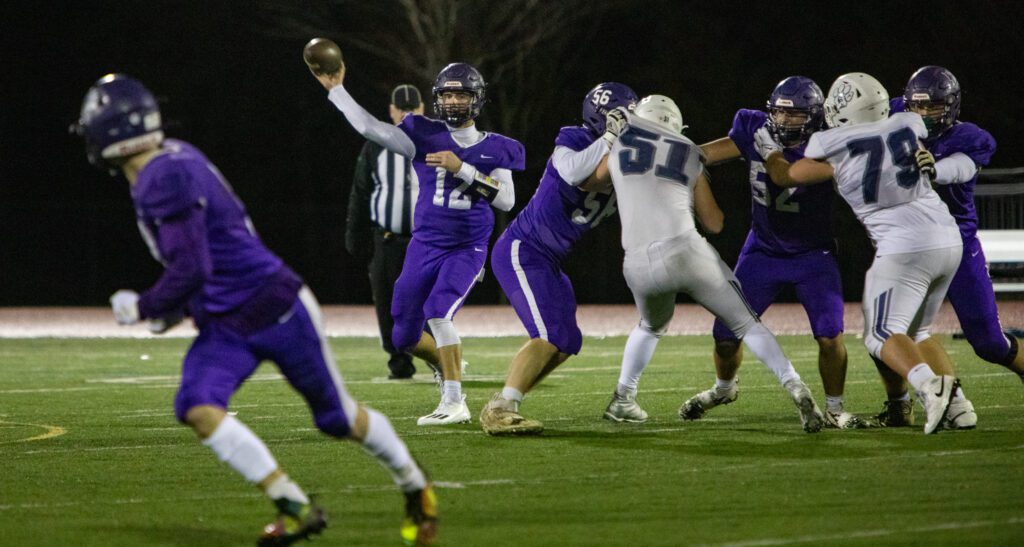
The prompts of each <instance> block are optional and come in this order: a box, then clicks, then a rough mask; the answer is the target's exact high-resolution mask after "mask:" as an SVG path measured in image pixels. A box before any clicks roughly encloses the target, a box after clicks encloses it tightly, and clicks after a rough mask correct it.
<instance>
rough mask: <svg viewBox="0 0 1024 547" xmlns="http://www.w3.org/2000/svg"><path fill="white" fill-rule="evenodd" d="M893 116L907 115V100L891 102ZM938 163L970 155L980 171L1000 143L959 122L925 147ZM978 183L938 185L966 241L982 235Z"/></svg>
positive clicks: (966, 123)
mask: <svg viewBox="0 0 1024 547" xmlns="http://www.w3.org/2000/svg"><path fill="white" fill-rule="evenodd" d="M889 104H890V110H891V111H892V112H903V111H904V110H905V109H906V108H905V105H904V102H903V97H895V98H893V99H892V100H891V101H889ZM924 144H925V147H926V148H927V149H928V151H929V152H931V153H932V155H934V156H935V161H940V160H942V159H943V158H947V157H949V156H951V155H953V154H956V153H961V154H966V155H967V156H968V157H970V158H971V160H973V161H974V163H975V164H977V165H978V166H979V167H984V166H986V165H988V163H989V161H991V159H992V154H995V152H996V141H995V139H994V138H992V135H991V134H989V132H988V131H985V130H984V129H982V128H980V127H978V126H977V125H974V124H973V123H968V122H956V123H954V124H953V127H950V128H949V129H948V130H946V131H945V132H944V133H942V134H941V135H939V137H938V138H936V139H935V140H932V141H927V142H925V143H924ZM977 183H978V177H977V176H975V177H974V178H972V179H971V180H968V181H966V182H963V183H959V184H943V185H936V187H935V192H936V193H938V194H939V197H940V198H942V201H944V202H946V205H947V206H948V207H949V212H950V213H951V214H952V215H953V218H955V219H956V223H957V224H958V225H959V226H960V234H961V236H962V237H963V239H964V241H967V240H969V239H971V238H973V237H974V236H975V234H976V233H977V231H978V213H977V211H976V210H975V208H974V187H975V186H976V185H977Z"/></svg>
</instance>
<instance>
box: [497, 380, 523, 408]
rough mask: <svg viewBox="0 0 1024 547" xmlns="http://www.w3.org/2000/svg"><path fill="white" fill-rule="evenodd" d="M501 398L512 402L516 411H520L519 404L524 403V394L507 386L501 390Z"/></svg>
mask: <svg viewBox="0 0 1024 547" xmlns="http://www.w3.org/2000/svg"><path fill="white" fill-rule="evenodd" d="M501 398H502V399H505V400H506V401H511V402H512V403H513V406H514V407H515V409H516V411H517V412H518V411H519V404H520V403H522V402H523V392H522V391H519V390H518V389H516V388H514V387H508V386H505V387H503V388H501Z"/></svg>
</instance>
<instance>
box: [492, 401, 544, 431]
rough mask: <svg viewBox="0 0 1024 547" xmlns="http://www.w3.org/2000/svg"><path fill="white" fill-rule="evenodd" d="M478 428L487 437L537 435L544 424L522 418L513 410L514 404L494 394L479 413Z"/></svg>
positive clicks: (542, 429)
mask: <svg viewBox="0 0 1024 547" xmlns="http://www.w3.org/2000/svg"><path fill="white" fill-rule="evenodd" d="M480 427H481V428H483V430H484V432H486V433H487V434H488V435H539V434H541V433H542V432H543V431H544V424H543V423H541V422H540V421H539V420H531V419H530V418H524V417H523V416H522V415H520V414H519V413H518V412H516V409H515V403H513V402H512V401H509V400H507V399H505V398H503V397H502V396H501V394H500V393H495V394H494V395H493V396H492V397H491V401H490V402H489V403H487V405H486V406H485V407H484V409H483V411H481V412H480Z"/></svg>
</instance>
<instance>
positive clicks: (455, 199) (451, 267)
mask: <svg viewBox="0 0 1024 547" xmlns="http://www.w3.org/2000/svg"><path fill="white" fill-rule="evenodd" d="M314 76H315V77H316V78H317V80H319V81H320V83H321V84H322V85H323V86H324V88H325V89H327V90H328V91H329V93H328V98H329V99H330V100H331V102H332V103H334V105H335V106H336V107H337V108H338V109H339V110H341V111H342V113H344V114H345V118H346V119H348V121H349V123H350V124H352V127H353V128H355V130H356V131H358V132H359V133H360V134H362V135H363V136H364V137H366V138H367V139H369V140H372V141H374V142H376V143H378V144H380V145H381V146H383V147H385V148H387V149H388V150H391V151H392V152H395V153H398V154H401V155H403V156H405V157H407V158H410V159H412V165H413V168H414V169H415V171H416V176H417V177H419V196H418V197H417V201H416V214H415V216H414V218H413V233H412V241H411V242H410V244H409V249H408V251H407V252H406V257H405V263H404V264H403V266H402V274H401V275H400V276H399V278H398V281H396V282H395V292H394V297H393V300H392V303H391V315H392V316H393V317H394V320H395V327H394V331H393V333H392V342H393V343H394V345H395V347H396V348H398V349H399V350H401V351H406V352H410V353H412V354H413V355H415V356H417V357H419V358H421V359H423V360H425V361H427V362H428V363H436V364H439V365H440V368H441V371H442V374H443V383H442V390H441V402H440V403H439V404H438V405H437V408H436V409H435V410H434V411H433V412H431V413H430V414H427V415H425V416H422V417H420V419H419V420H418V421H417V423H418V424H419V425H445V424H455V423H462V422H468V421H469V420H470V419H471V415H470V413H469V407H468V406H467V405H466V400H465V399H466V397H465V395H463V394H462V372H461V370H460V364H461V362H462V343H461V341H460V340H459V334H458V332H457V331H456V329H455V325H454V323H453V322H452V320H453V318H454V317H455V313H456V312H457V311H458V310H459V308H461V307H462V303H463V302H464V301H465V299H466V297H467V296H468V295H469V291H470V290H471V289H472V288H473V286H474V285H475V284H476V283H477V282H478V281H479V280H480V279H481V278H482V276H483V272H484V262H485V261H486V259H487V245H488V242H489V240H490V236H491V232H492V230H493V229H494V213H493V212H492V211H491V207H492V206H493V207H497V208H498V209H501V210H502V211H509V210H511V209H512V206H513V205H514V204H515V189H514V188H513V186H512V171H513V170H515V171H521V170H523V169H524V168H525V161H526V160H525V155H526V153H525V150H524V149H523V145H522V144H520V143H519V142H518V141H516V140H514V139H510V138H508V137H505V136H502V135H498V134H496V133H484V132H481V131H479V130H477V128H476V125H475V122H474V119H475V118H476V117H477V116H478V115H479V114H480V108H481V107H482V106H483V104H484V102H485V88H486V85H485V83H484V80H483V77H481V76H480V73H479V72H477V70H476V69H475V68H473V67H472V66H470V65H467V64H465V63H452V64H450V65H448V66H446V67H445V68H444V69H443V70H441V72H440V73H439V74H438V75H437V79H436V80H435V81H434V87H433V92H434V113H435V114H436V115H437V116H438V117H439V118H441V119H439V120H435V119H430V118H426V117H424V116H420V115H416V114H411V115H407V116H406V117H405V118H404V119H403V120H402V122H401V123H400V124H399V125H398V126H397V127H395V126H394V125H391V124H389V123H385V122H382V121H379V120H377V119H375V118H374V117H373V116H371V115H370V114H369V113H368V112H367V111H366V110H365V109H363V108H362V107H361V106H359V104H358V103H356V101H355V99H353V98H352V96H351V95H349V93H348V91H347V90H346V89H345V87H344V86H343V85H342V84H343V82H344V79H345V66H344V65H342V66H341V68H340V69H338V71H337V72H335V73H333V74H321V75H318V74H316V73H314ZM425 326H429V328H430V333H428V332H424V327H425ZM431 333H432V335H431Z"/></svg>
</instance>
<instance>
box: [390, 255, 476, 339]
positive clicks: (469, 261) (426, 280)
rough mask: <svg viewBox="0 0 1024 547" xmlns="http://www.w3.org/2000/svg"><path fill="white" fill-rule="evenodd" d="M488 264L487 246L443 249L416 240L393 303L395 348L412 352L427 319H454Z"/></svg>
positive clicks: (403, 267)
mask: <svg viewBox="0 0 1024 547" xmlns="http://www.w3.org/2000/svg"><path fill="white" fill-rule="evenodd" d="M486 261H487V245H486V244H477V245H467V246H465V247H457V248H454V249H442V248H439V247H434V246H432V245H428V244H425V243H421V242H420V241H418V240H416V238H413V240H412V241H411V242H409V248H408V250H406V253H405V263H404V264H402V275H400V276H398V280H397V281H395V294H394V297H393V298H392V300H391V315H392V316H393V317H394V319H395V328H394V330H392V331H391V342H392V343H393V344H394V345H395V347H396V348H398V350H399V351H405V352H408V351H411V350H412V349H413V348H414V347H416V343H417V342H419V341H420V337H421V336H422V335H423V327H424V326H425V325H426V322H427V319H452V318H453V317H455V312H457V311H459V308H461V307H462V304H463V302H465V301H466V297H467V296H469V291H470V290H472V289H473V286H474V285H476V283H477V282H478V281H480V279H482V278H483V269H484V263H485V262H486Z"/></svg>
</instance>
